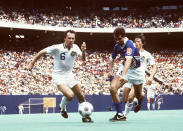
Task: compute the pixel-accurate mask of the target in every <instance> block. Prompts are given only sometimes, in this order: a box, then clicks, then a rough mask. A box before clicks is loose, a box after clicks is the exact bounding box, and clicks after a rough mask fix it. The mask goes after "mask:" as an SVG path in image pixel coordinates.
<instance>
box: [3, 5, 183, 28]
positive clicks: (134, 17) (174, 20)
mask: <svg viewBox="0 0 183 131" xmlns="http://www.w3.org/2000/svg"><path fill="white" fill-rule="evenodd" d="M181 12H182V11H164V10H163V11H151V10H150V11H147V12H141V11H133V12H132V11H127V12H125V11H121V12H118V13H117V12H115V13H111V12H110V13H107V12H104V11H103V12H102V11H101V12H100V13H96V12H90V13H88V14H87V15H82V14H83V12H82V13H81V12H80V13H78V14H80V15H78V14H76V13H74V12H71V11H65V10H54V11H53V10H51V11H50V10H47V9H44V10H43V9H37V10H30V9H14V10H13V9H5V8H2V7H1V8H0V21H1V22H13V23H21V24H30V25H43V26H57V27H77V28H112V27H117V26H123V27H125V28H179V27H183V14H182V13H181Z"/></svg>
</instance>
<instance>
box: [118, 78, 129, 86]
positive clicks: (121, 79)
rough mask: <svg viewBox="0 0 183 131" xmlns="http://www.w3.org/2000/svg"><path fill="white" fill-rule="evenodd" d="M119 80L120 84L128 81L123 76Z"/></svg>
mask: <svg viewBox="0 0 183 131" xmlns="http://www.w3.org/2000/svg"><path fill="white" fill-rule="evenodd" d="M119 80H120V82H121V84H122V85H124V84H125V83H126V82H128V81H127V80H126V79H125V76H121V77H120V79H119Z"/></svg>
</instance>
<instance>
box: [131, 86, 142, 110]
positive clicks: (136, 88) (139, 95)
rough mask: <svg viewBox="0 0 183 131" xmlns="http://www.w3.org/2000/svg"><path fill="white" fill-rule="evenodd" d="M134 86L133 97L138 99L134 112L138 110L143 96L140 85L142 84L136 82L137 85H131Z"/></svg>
mask: <svg viewBox="0 0 183 131" xmlns="http://www.w3.org/2000/svg"><path fill="white" fill-rule="evenodd" d="M133 86H134V92H135V97H136V98H137V100H138V105H136V106H135V108H134V112H138V111H139V110H140V108H141V105H142V100H143V98H144V96H143V95H142V86H143V84H138V85H135V84H134V85H133Z"/></svg>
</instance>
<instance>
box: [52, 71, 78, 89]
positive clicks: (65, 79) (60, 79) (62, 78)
mask: <svg viewBox="0 0 183 131" xmlns="http://www.w3.org/2000/svg"><path fill="white" fill-rule="evenodd" d="M52 78H53V82H54V83H55V84H56V85H57V86H58V85H60V84H66V85H67V86H68V87H69V88H72V87H74V86H75V85H76V84H79V82H78V81H77V80H76V79H75V78H74V74H72V73H69V74H62V75H61V74H56V73H53V74H52Z"/></svg>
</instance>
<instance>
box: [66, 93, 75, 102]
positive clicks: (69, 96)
mask: <svg viewBox="0 0 183 131" xmlns="http://www.w3.org/2000/svg"><path fill="white" fill-rule="evenodd" d="M73 98H74V94H73V93H71V94H69V95H68V96H67V100H68V101H71V100H72V99H73Z"/></svg>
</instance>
